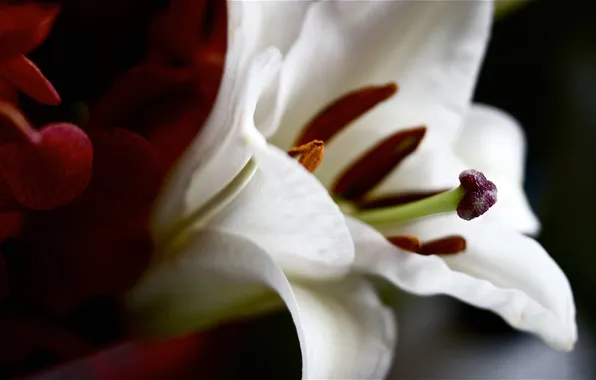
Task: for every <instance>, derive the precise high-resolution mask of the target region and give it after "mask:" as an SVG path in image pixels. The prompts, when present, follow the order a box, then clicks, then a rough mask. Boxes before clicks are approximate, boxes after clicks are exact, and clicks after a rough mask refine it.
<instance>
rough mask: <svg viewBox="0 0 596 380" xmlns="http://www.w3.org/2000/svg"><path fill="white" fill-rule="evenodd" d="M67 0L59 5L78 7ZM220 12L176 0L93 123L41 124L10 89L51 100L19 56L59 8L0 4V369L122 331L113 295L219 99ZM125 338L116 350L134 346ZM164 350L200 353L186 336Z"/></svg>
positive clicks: (32, 364)
mask: <svg viewBox="0 0 596 380" xmlns="http://www.w3.org/2000/svg"><path fill="white" fill-rule="evenodd" d="M0 1H1V0H0ZM69 4H75V3H68V2H65V4H64V6H63V9H64V12H72V10H69V8H68V5H69ZM73 6H74V5H73ZM224 7H225V3H224V2H223V1H219V2H217V7H213V6H212V4H208V2H207V1H195V0H193V1H190V0H172V1H171V2H170V5H169V7H168V8H167V10H166V11H164V12H162V13H161V14H160V15H159V16H158V17H156V18H155V20H154V22H153V23H152V25H151V28H150V32H148V35H149V38H148V42H149V43H148V46H149V48H148V51H147V52H146V57H145V59H144V60H143V61H142V62H141V63H140V64H138V65H137V66H136V67H133V68H132V69H130V70H129V71H128V72H127V73H126V74H125V75H123V76H121V77H120V78H118V79H117V80H116V81H115V82H114V83H113V84H112V86H111V89H110V90H109V91H108V93H107V94H106V95H105V96H104V97H103V98H102V99H101V100H100V101H99V102H98V103H97V104H95V105H92V112H91V117H90V119H89V122H88V124H84V125H81V126H76V125H74V124H70V123H63V122H50V123H49V124H47V125H45V126H44V127H42V128H40V129H35V128H34V127H32V126H31V124H30V123H29V122H28V121H27V119H26V118H25V117H24V116H23V114H22V113H21V112H20V111H19V110H18V109H17V107H16V106H15V104H16V103H15V102H16V100H17V99H16V96H15V94H16V93H15V91H14V86H17V87H18V88H20V89H21V90H22V91H23V92H25V93H27V94H28V95H30V96H31V97H33V98H35V99H36V100H38V101H43V102H46V103H51V104H55V103H58V102H59V98H58V96H57V94H56V92H55V90H54V88H53V87H52V86H51V84H49V82H48V81H47V80H46V79H45V78H44V77H43V75H41V73H40V71H39V70H38V69H37V68H36V67H35V66H33V64H32V63H31V62H30V61H28V60H27V59H26V58H24V55H23V54H24V53H27V52H29V51H30V50H32V49H33V48H35V47H36V46H37V45H39V44H40V43H41V42H42V41H43V40H44V39H45V37H46V36H47V35H48V33H49V31H50V27H51V25H52V23H53V21H54V19H55V18H56V16H57V13H58V7H57V6H41V5H38V4H33V3H25V4H18V5H10V6H6V5H4V6H0V335H1V336H2V339H1V340H0V377H3V375H4V376H8V375H16V374H23V373H28V372H31V371H33V370H37V369H40V368H43V367H45V366H47V365H49V364H55V363H59V362H62V361H64V360H71V359H73V358H76V357H78V356H81V355H85V354H88V353H89V352H93V351H95V350H96V349H97V348H100V347H103V346H104V345H105V344H112V343H113V342H115V341H117V340H118V339H122V338H123V337H124V335H123V333H124V332H125V330H124V324H123V323H122V316H121V313H120V308H119V302H118V299H119V297H120V296H121V295H122V294H123V293H124V292H125V291H126V290H128V289H129V288H130V287H131V286H132V285H133V284H134V282H135V281H136V280H137V279H138V277H139V276H140V275H141V274H142V272H143V271H144V269H145V268H146V266H147V265H148V262H149V260H150V258H151V254H152V251H153V244H152V239H151V235H150V234H149V231H148V229H147V226H148V218H149V215H150V212H151V208H152V204H153V202H154V200H155V198H156V196H157V193H158V190H159V188H160V186H161V183H162V180H163V177H164V175H165V173H166V172H167V170H168V168H169V167H170V166H171V165H172V164H173V162H174V161H175V160H176V158H177V157H178V156H179V155H180V154H181V152H182V151H183V150H184V148H186V145H187V144H188V143H189V142H190V141H191V140H192V139H193V138H194V137H195V136H196V135H197V134H198V133H199V131H200V128H201V126H202V124H203V122H204V120H205V119H206V117H207V116H208V114H209V112H210V109H211V107H212V104H213V102H214V100H215V95H216V94H217V88H218V85H219V80H220V77H221V74H222V70H223V57H224V54H225V42H226V36H225V32H226V24H225V18H226V15H225V9H224ZM78 9H80V8H78ZM71 14H72V13H71ZM10 15H12V16H10ZM9 16H10V17H9ZM104 21H105V22H104V23H102V25H104V24H108V23H109V20H104ZM214 21H216V22H214ZM57 25H58V26H59V27H61V28H62V27H64V26H60V20H58V21H57ZM205 25H206V26H208V28H202V27H201V26H205ZM211 26H213V27H211ZM50 39H51V37H50ZM49 53H50V54H51V51H50V52H49ZM36 54H38V53H36ZM39 54H40V55H41V53H39ZM41 58H42V59H37V60H36V61H37V62H43V55H41ZM14 62H17V63H18V62H21V63H19V64H16V66H18V67H20V70H14V68H15V63H14ZM24 62H26V63H24ZM19 65H20V66H19ZM27 65H28V66H27ZM7 67H8V69H7ZM25 67H29V68H30V69H29V70H27V69H24V68H25ZM31 68H34V69H31ZM15 73H19V75H17V74H15ZM9 74H10V75H9ZM59 74H60V76H59V77H58V80H59V81H60V83H67V82H68V81H69V77H68V75H69V72H68V71H66V72H60V73H59ZM54 76H56V74H55V73H54V74H52V77H54ZM3 78H4V80H5V81H6V82H3ZM8 83H9V84H10V86H7V85H6V84H8ZM52 94H54V95H55V96H54V95H52ZM72 95H73V94H70V96H72ZM75 98H76V94H75ZM31 116H32V117H33V118H37V119H38V120H39V118H38V117H37V115H31ZM184 339H193V338H182V340H181V341H179V342H186V341H185V340H184ZM59 342H61V343H59ZM131 344H132V343H131ZM131 344H128V345H125V346H121V347H129V348H130V347H137V344H136V343H135V344H132V346H131ZM166 346H167V345H166ZM143 347H145V346H144V345H143ZM167 347H170V348H171V349H172V350H179V349H182V350H183V351H184V350H187V351H188V352H187V353H188V354H189V355H195V354H197V352H198V351H197V350H196V349H195V348H193V347H194V346H193V344H188V345H184V344H182V346H180V345H176V344H174V345H173V346H167ZM180 347H182V348H180ZM184 347H186V348H184ZM123 350H124V351H125V352H133V351H134V352H136V351H135V350H136V348H135V349H134V350H133V351H130V350H129V351H127V350H128V349H126V348H125V349H123ZM141 357H142V358H147V359H144V360H149V359H148V357H145V356H141ZM97 358H104V359H101V360H105V358H113V356H110V354H109V352H108V353H106V354H99V356H97ZM172 364H174V362H172ZM106 368H107V367H106ZM108 373H109V372H108ZM79 375H80V376H83V377H85V376H84V375H82V374H79ZM80 376H79V377H80ZM106 377H109V376H107V375H106Z"/></svg>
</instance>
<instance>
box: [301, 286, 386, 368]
mask: <svg viewBox="0 0 596 380" xmlns="http://www.w3.org/2000/svg"><path fill="white" fill-rule="evenodd" d="M292 285H293V288H294V296H295V297H296V301H297V306H298V310H299V313H300V314H299V318H300V327H301V329H302V330H303V334H304V339H305V341H304V342H303V343H302V346H303V355H305V356H303V366H304V368H303V374H302V377H303V378H304V379H382V378H384V377H385V376H386V374H387V371H388V370H389V368H390V366H391V363H392V359H393V358H392V356H393V355H392V353H393V349H394V346H395V341H396V339H397V334H396V332H397V331H396V327H397V326H396V323H395V319H394V316H393V313H392V312H391V310H389V309H388V308H386V307H385V306H383V304H382V303H381V302H380V301H379V298H378V296H377V294H376V293H375V291H374V289H373V287H372V286H371V285H370V284H368V283H367V282H366V281H365V280H364V279H362V278H356V277H353V278H349V279H346V280H343V281H340V282H335V283H321V284H318V285H313V284H310V285H308V286H306V285H298V284H296V283H293V284H292Z"/></svg>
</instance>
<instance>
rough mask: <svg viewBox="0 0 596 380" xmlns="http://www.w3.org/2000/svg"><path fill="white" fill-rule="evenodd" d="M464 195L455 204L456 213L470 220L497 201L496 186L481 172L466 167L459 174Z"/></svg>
mask: <svg viewBox="0 0 596 380" xmlns="http://www.w3.org/2000/svg"><path fill="white" fill-rule="evenodd" d="M459 182H460V183H461V187H462V188H463V189H464V192H465V194H464V196H463V198H462V199H461V201H460V202H459V204H458V205H457V215H458V216H459V217H460V218H462V219H464V220H472V219H474V218H477V217H479V216H480V215H482V214H484V213H485V212H487V211H488V209H489V208H491V207H492V206H493V205H494V204H495V203H497V186H496V185H495V184H494V183H492V182H491V181H489V180H488V179H486V177H485V176H484V174H482V173H481V172H479V171H477V170H474V169H468V170H464V171H463V172H461V173H460V174H459Z"/></svg>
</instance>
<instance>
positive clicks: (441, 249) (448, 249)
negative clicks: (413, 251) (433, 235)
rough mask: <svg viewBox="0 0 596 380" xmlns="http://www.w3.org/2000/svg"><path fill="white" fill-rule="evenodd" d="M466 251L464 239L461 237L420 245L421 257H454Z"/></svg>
mask: <svg viewBox="0 0 596 380" xmlns="http://www.w3.org/2000/svg"><path fill="white" fill-rule="evenodd" d="M465 250H466V239H464V238H463V237H462V236H456V235H454V236H447V237H444V238H441V239H437V240H432V241H429V242H426V243H424V244H422V248H421V249H420V251H419V252H418V253H420V254H421V255H425V256H428V255H455V254H456V253H460V252H463V251H465Z"/></svg>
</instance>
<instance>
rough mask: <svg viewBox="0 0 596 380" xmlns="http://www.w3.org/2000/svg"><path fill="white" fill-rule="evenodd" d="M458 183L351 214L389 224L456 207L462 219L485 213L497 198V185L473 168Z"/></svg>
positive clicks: (452, 209) (454, 209) (363, 219)
mask: <svg viewBox="0 0 596 380" xmlns="http://www.w3.org/2000/svg"><path fill="white" fill-rule="evenodd" d="M459 180H460V186H458V187H456V188H454V189H451V190H448V191H445V192H442V193H439V194H437V195H434V196H431V197H428V198H425V199H421V200H418V201H414V202H410V203H406V204H403V205H398V206H393V207H386V208H381V209H368V210H360V211H358V212H356V213H355V214H354V216H355V217H357V218H359V219H360V220H362V221H363V222H366V223H368V224H372V225H374V224H389V223H403V222H408V221H412V220H415V219H418V218H422V217H425V216H430V215H436V214H442V213H447V212H453V211H456V212H457V215H458V216H459V217H460V218H462V219H464V220H472V219H474V218H477V217H479V216H480V215H482V214H484V213H485V212H486V211H488V209H489V208H490V207H492V206H493V205H494V204H495V203H496V201H497V187H496V186H495V184H494V183H492V182H491V181H489V180H488V179H486V177H485V176H484V174H482V173H480V172H478V171H476V170H465V171H463V172H462V173H461V174H460V175H459Z"/></svg>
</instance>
